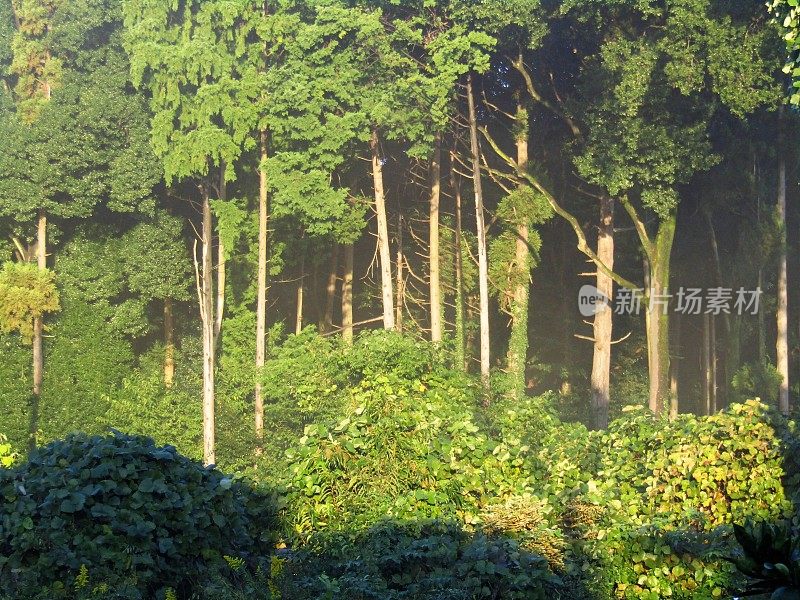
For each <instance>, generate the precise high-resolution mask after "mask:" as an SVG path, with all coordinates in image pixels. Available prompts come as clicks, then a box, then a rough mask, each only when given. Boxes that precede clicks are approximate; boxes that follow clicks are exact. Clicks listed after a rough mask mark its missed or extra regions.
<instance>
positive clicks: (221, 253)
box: [214, 161, 228, 346]
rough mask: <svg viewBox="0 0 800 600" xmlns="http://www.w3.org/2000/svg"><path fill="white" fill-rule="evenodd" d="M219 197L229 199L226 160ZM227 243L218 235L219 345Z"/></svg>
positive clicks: (216, 333)
mask: <svg viewBox="0 0 800 600" xmlns="http://www.w3.org/2000/svg"><path fill="white" fill-rule="evenodd" d="M219 199H220V200H227V199H228V182H227V181H225V162H224V161H223V162H222V164H221V165H220V167H219ZM225 266H226V261H225V244H224V243H223V242H222V238H221V237H219V236H217V312H216V314H215V320H214V343H215V344H216V345H217V346H219V343H220V331H222V316H223V314H224V313H225V274H226V272H225Z"/></svg>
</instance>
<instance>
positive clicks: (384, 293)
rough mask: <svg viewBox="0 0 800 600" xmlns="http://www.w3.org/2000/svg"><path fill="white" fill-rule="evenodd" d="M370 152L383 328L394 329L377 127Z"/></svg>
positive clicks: (387, 230)
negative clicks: (376, 222)
mask: <svg viewBox="0 0 800 600" xmlns="http://www.w3.org/2000/svg"><path fill="white" fill-rule="evenodd" d="M369 147H370V151H371V154H372V181H373V184H374V187H375V213H376V214H377V216H378V251H379V260H380V268H381V297H382V299H383V328H384V329H394V328H395V320H394V306H393V298H392V259H391V254H390V252H389V225H388V221H387V217H386V196H385V194H384V191H383V160H382V158H381V155H380V139H379V138H378V129H377V128H373V130H372V137H371V138H370V142H369Z"/></svg>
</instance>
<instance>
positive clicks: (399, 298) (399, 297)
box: [395, 211, 406, 331]
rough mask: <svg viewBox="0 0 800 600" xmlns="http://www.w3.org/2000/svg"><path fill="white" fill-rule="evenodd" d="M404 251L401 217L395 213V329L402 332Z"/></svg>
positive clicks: (398, 213)
mask: <svg viewBox="0 0 800 600" xmlns="http://www.w3.org/2000/svg"><path fill="white" fill-rule="evenodd" d="M404 252H405V249H404V248H403V216H402V215H401V214H400V211H398V212H397V287H396V288H395V294H396V298H395V329H397V331H403V301H404V299H405V275H404V273H403V263H404V262H405V260H406V259H405V254H404Z"/></svg>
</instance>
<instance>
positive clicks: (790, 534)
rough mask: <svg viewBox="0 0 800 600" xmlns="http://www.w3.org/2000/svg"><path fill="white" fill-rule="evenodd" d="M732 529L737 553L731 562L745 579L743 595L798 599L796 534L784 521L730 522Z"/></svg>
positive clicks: (798, 543)
mask: <svg viewBox="0 0 800 600" xmlns="http://www.w3.org/2000/svg"><path fill="white" fill-rule="evenodd" d="M734 531H735V534H736V541H737V542H739V544H740V545H741V552H740V553H739V555H738V556H736V557H734V558H733V559H732V562H733V563H734V564H735V565H736V568H737V569H738V570H739V571H740V572H741V573H742V574H744V575H745V576H746V577H747V579H748V585H747V588H746V589H745V591H744V594H745V595H747V596H754V595H758V594H764V595H766V594H769V595H770V599H771V600H792V599H796V598H800V533H798V531H796V530H795V529H794V528H793V527H792V526H791V524H790V523H788V522H786V521H784V522H782V523H778V524H771V523H766V522H764V521H761V522H759V523H757V524H747V525H745V526H741V525H734Z"/></svg>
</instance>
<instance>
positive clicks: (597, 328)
mask: <svg viewBox="0 0 800 600" xmlns="http://www.w3.org/2000/svg"><path fill="white" fill-rule="evenodd" d="M597 256H598V258H599V259H600V260H601V261H602V262H603V264H605V265H607V266H608V268H609V269H613V268H614V200H613V198H603V199H602V200H600V228H599V230H598V234H597ZM595 285H596V286H597V290H598V291H599V292H600V293H601V294H602V295H603V296H605V297H606V298H608V299H609V300H610V299H611V298H612V297H613V295H614V281H613V280H612V279H611V277H609V276H608V275H606V274H605V273H603V272H602V271H601V270H600V269H597V280H596V283H595ZM613 327H614V318H613V311H612V310H611V307H610V306H603V307H602V308H601V309H600V310H599V311H598V312H597V313H596V314H595V315H594V336H593V337H594V351H593V354H592V375H591V386H592V407H593V408H594V425H595V427H596V428H597V429H605V428H606V427H608V405H609V398H610V381H611V337H612V333H613Z"/></svg>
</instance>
